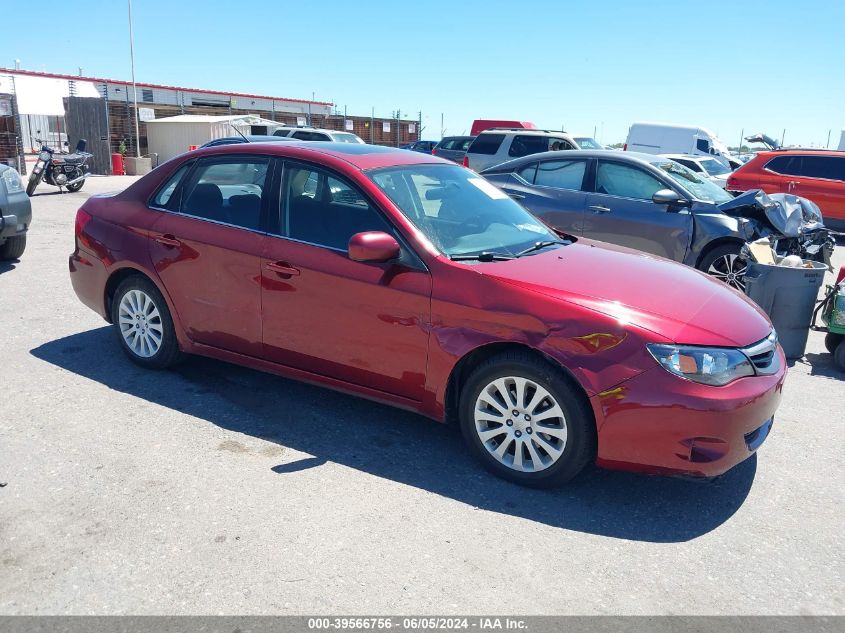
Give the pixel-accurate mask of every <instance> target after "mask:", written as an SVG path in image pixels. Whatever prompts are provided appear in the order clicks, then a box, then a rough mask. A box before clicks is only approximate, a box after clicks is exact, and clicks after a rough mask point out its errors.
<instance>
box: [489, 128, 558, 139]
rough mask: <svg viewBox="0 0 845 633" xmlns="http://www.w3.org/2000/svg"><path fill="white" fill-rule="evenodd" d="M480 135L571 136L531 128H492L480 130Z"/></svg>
mask: <svg viewBox="0 0 845 633" xmlns="http://www.w3.org/2000/svg"><path fill="white" fill-rule="evenodd" d="M482 134H519V135H520V136H521V135H523V134H525V135H528V136H552V135H563V136H569V137H571V136H572V135H571V134H570V133H569V132H564V131H563V130H537V129H533V128H513V127H505V128H502V127H498V128H497V127H492V128H489V129H486V130H482V131H481V132H479V133H478V135H479V136H481V135H482Z"/></svg>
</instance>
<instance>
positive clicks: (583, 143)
mask: <svg viewBox="0 0 845 633" xmlns="http://www.w3.org/2000/svg"><path fill="white" fill-rule="evenodd" d="M574 138H575V142H576V143H578V147H580V148H581V149H604V148H603V147H602V146H601V145H599V142H598V141H597V140H596V139H594V138H591V137H589V136H576V137H574Z"/></svg>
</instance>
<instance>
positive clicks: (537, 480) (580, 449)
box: [460, 351, 596, 488]
mask: <svg viewBox="0 0 845 633" xmlns="http://www.w3.org/2000/svg"><path fill="white" fill-rule="evenodd" d="M505 377H519V378H525V379H527V380H528V381H530V382H533V383H535V384H536V385H538V386H540V387H542V388H543V389H545V390H546V391H547V392H548V393H549V394H550V395H551V396H552V398H553V399H554V400H555V401H556V402H557V404H558V405H559V406H560V408H561V409H562V412H563V416H564V419H565V428H566V433H567V437H566V441H565V443H564V444H563V452H562V453H561V454H560V456H559V457H558V458H557V461H554V462H553V463H552V464H551V465H550V466H548V467H546V468H545V469H543V470H538V471H535V472H524V471H521V470H517V469H515V468H514V467H513V466H511V465H506V464H503V463H501V462H500V461H499V460H498V459H497V458H496V457H494V456H493V455H491V453H490V452H489V450H488V448H487V447H486V446H485V444H484V443H483V442H482V440H481V438H480V437H479V435H478V431H477V430H476V423H475V415H474V414H475V405H476V401H477V399H478V397H479V396H480V395H481V392H482V390H484V389H485V388H487V386H488V385H490V384H491V383H492V381H494V380H496V379H497V378H505ZM529 397H530V396H529V395H528V389H526V396H525V399H526V400H527V399H529ZM510 406H513V405H510ZM541 406H542V402H541V403H539V404H538V406H535V407H534V410H533V411H531V413H534V412H535V411H538V410H539V409H540V407H541ZM525 411H528V409H525ZM515 417H517V418H520V416H515ZM526 419H529V418H528V417H527V416H526ZM528 424H535V425H537V423H536V422H526V423H523V422H522V420H521V419H520V420H519V425H515V424H511V425H510V430H507V429H505V427H504V425H502V427H501V428H502V431H503V433H508V437H509V439H505V438H504V437H503V438H502V439H501V440H492V439H491V440H489V441H490V442H494V443H495V444H494V445H498V446H503V445H504V444H505V443H506V442H507V443H508V444H509V446H508V449H507V450H506V451H505V454H506V455H507V456H508V457H509V458H510V459H511V461H513V459H514V458H515V455H514V453H515V452H516V450H520V451H522V455H525V456H528V447H527V446H526V447H525V449H523V448H522V447H523V445H524V444H526V443H528V442H531V441H532V440H531V439H529V438H530V437H531V436H532V433H534V434H535V435H534V440H533V441H534V442H535V444H534V445H532V446H533V448H534V451H535V452H537V451H538V448H539V446H540V445H539V444H536V442H537V438H538V436H540V435H544V437H545V439H546V440H549V441H551V442H555V441H558V440H556V439H555V438H553V437H551V436H548V435H545V434H542V433H541V432H539V431H536V430H532V428H531V427H530V426H527V428H525V430H523V431H521V432H522V433H523V435H522V436H520V437H522V438H524V439H521V440H516V439H515V438H513V435H511V433H513V434H516V435H517V436H519V433H520V431H518V430H515V427H516V426H523V427H525V426H526V425H528ZM460 425H461V432H462V434H463V436H464V440H465V441H466V443H467V446H468V447H469V448H470V451H471V452H472V453H473V454H474V455H475V457H476V458H477V459H479V460H480V461H481V463H482V464H483V465H484V467H485V468H487V469H488V470H489V471H491V472H492V473H494V474H496V475H498V476H499V477H502V478H503V479H507V480H509V481H512V482H514V483H517V484H520V485H523V486H531V487H536V488H551V487H554V486H559V485H561V484H563V483H566V482H567V481H569V480H571V479H572V478H573V477H575V476H576V475H578V473H580V472H581V471H582V470H583V469H584V468H585V467H586V466H587V464H589V463H590V462H591V461H593V460H594V458H595V453H596V423H595V419H594V418H593V414H592V411H591V409H590V406H589V403H588V402H587V399H586V397H585V396H584V394H583V393H582V392H581V391H580V389H579V388H578V387H577V386H576V385H574V384H572V382H571V381H570V380H569V378H568V377H567V376H566V375H565V374H564V373H563V370H562V369H560V368H556V367H554V366H553V365H551V364H550V363H548V362H545V361H544V360H542V359H539V358H536V357H535V356H533V355H531V354H530V353H527V352H519V351H514V352H506V353H503V354H499V355H497V356H494V357H493V358H490V359H489V360H487V361H485V362H484V363H482V364H481V365H479V366H478V367H477V368H476V369H475V370H474V371H473V372H472V374H471V375H470V377H469V378H468V379H467V381H466V383H465V384H464V386H463V388H462V390H461V397H460ZM534 428H535V429H537V428H540V427H539V426H535V427H534ZM526 433H527V435H524V434H526ZM539 439H543V438H542V437H540V438H539ZM520 441H521V442H522V444H520ZM511 445H512V446H513V447H514V450H513V453H511V452H510V450H511V449H510V446H511ZM517 447H518V448H517ZM540 454H541V456H542V455H543V454H545V456H546V457H549V456H550V453H548V452H545V453H540ZM526 459H528V460H529V461H531V462H532V463H533V460H531V459H530V457H526Z"/></svg>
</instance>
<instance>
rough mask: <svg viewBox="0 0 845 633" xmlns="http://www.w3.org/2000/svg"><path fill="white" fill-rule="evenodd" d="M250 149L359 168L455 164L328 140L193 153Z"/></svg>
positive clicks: (392, 149)
mask: <svg viewBox="0 0 845 633" xmlns="http://www.w3.org/2000/svg"><path fill="white" fill-rule="evenodd" d="M245 148H249V149H247V150H246V151H247V152H255V153H262V154H270V155H276V156H281V157H285V156H286V157H290V158H298V159H302V160H309V159H310V160H320V159H321V158H324V157H330V158H333V159H335V160H340V161H343V162H345V163H348V164H349V165H352V166H353V167H356V168H358V169H361V170H364V169H377V168H379V167H396V166H399V165H418V164H426V163H428V164H443V165H453V166H454V163H452V162H450V161H447V160H444V159H442V158H437V157H436V156H432V155H431V154H423V153H421V152H409V151H407V150H403V149H399V148H398V147H383V146H381V145H367V144H365V143H332V142H329V141H326V142H321V143H313V142H309V141H298V140H293V141H291V142H288V143H277V142H273V141H269V142H267V143H240V144H235V145H218V146H217V147H207V148H204V149H198V150H194V151H192V152H191V155H192V156H206V155H208V156H211V155H218V154H229V153H232V154H243V153H244V151H245Z"/></svg>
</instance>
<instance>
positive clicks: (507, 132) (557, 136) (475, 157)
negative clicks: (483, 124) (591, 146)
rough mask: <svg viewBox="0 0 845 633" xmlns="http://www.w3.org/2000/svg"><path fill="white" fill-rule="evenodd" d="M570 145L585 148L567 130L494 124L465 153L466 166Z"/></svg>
mask: <svg viewBox="0 0 845 633" xmlns="http://www.w3.org/2000/svg"><path fill="white" fill-rule="evenodd" d="M569 149H581V148H580V147H579V146H578V143H577V142H576V141H575V139H574V138H572V136H570V135H569V134H567V133H566V132H555V131H554V130H531V129H527V130H526V129H524V128H492V129H490V130H485V131H483V132H481V134H479V135H478V136H476V137H475V140H474V141H473V142H472V145H470V146H469V149H468V150H467V153H466V156H465V157H464V167H469V168H470V169H474V170H475V171H479V172H480V171H481V170H483V169H487V168H488V167H494V166H496V165H500V164H501V163H504V162H505V161H509V160H512V159H514V158H520V157H522V156H528V155H529V154H539V153H540V152H549V151H555V150H569Z"/></svg>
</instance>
